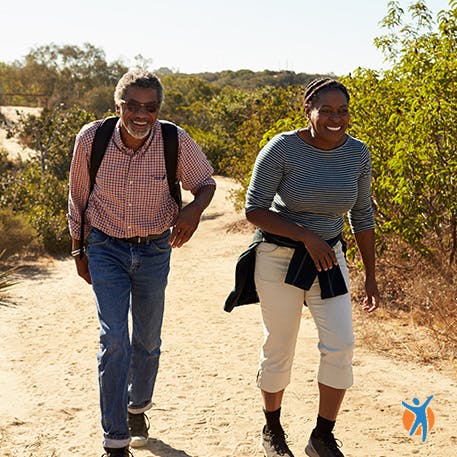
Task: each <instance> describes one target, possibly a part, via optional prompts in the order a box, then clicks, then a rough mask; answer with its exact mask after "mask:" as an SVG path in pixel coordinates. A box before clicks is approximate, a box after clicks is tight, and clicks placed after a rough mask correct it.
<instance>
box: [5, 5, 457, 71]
mask: <svg viewBox="0 0 457 457" xmlns="http://www.w3.org/2000/svg"><path fill="white" fill-rule="evenodd" d="M398 1H399V3H400V5H401V6H402V7H403V8H404V9H407V7H408V5H410V4H411V0H398ZM425 2H426V4H427V6H428V7H429V8H430V9H431V11H432V12H433V16H434V17H435V18H436V13H437V12H438V11H440V10H442V9H446V10H448V9H449V6H448V0H425ZM386 13H387V0H274V1H273V0H230V1H225V0H221V1H218V0H162V1H157V0H134V1H130V2H129V1H126V0H123V1H119V0H109V1H108V0H78V1H72V2H66V1H62V0H40V1H36V0H26V1H20V0H16V1H14V0H8V1H2V2H1V4H0V24H1V25H0V43H1V45H0V62H13V61H14V60H22V58H23V57H24V56H25V55H26V54H27V53H28V52H29V51H30V50H32V49H33V48H36V47H38V46H41V45H47V44H51V43H54V44H57V45H63V44H70V45H77V46H82V45H83V44H84V43H90V44H92V45H94V46H96V47H97V48H100V49H103V51H104V52H105V55H106V59H107V60H108V61H109V62H112V61H114V60H117V59H121V60H122V61H123V62H124V63H125V64H126V65H127V66H133V65H134V63H135V59H134V57H135V56H137V55H139V54H141V56H142V57H143V58H145V59H148V60H149V61H150V67H149V68H150V69H151V70H154V69H158V68H161V67H168V68H170V69H172V70H174V71H180V72H183V73H199V72H204V71H208V72H218V71H222V70H234V71H235V70H240V69H249V70H253V71H262V70H273V71H279V70H290V71H294V72H297V73H299V72H304V73H333V74H335V75H344V74H348V73H349V72H351V71H353V70H354V69H356V68H358V67H363V68H371V69H376V70H380V69H382V68H387V67H388V64H387V63H386V62H385V61H384V56H383V55H382V53H381V51H380V50H378V49H377V48H376V47H375V46H374V44H373V39H374V38H375V37H378V36H381V35H383V34H384V31H383V29H381V28H380V26H379V22H380V20H381V19H382V18H383V17H384V16H385V15H386Z"/></svg>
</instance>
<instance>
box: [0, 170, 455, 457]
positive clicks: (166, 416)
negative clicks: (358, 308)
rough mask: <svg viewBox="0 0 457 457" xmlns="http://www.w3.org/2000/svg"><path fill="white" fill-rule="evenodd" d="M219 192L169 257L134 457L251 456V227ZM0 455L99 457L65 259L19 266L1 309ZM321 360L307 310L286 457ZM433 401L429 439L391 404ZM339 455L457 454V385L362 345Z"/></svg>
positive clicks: (226, 184)
mask: <svg viewBox="0 0 457 457" xmlns="http://www.w3.org/2000/svg"><path fill="white" fill-rule="evenodd" d="M217 181H218V185H219V187H218V191H217V195H216V198H215V201H214V203H213V204H212V205H211V207H210V208H209V209H208V211H207V212H206V215H205V218H204V220H203V221H202V223H201V225H200V228H199V231H198V232H197V233H196V234H195V236H194V238H193V239H192V241H191V242H190V243H189V244H188V245H186V246H184V247H183V248H181V249H179V250H176V251H174V253H173V257H172V273H171V276H170V282H169V288H168V290H167V305H166V315H165V322H164V330H163V355H162V359H161V368H160V371H159V376H158V380H157V384H156V392H155V397H154V407H153V409H152V410H151V411H150V415H149V416H150V421H151V430H150V434H151V437H152V438H151V439H150V440H149V443H148V446H147V447H146V448H144V449H140V450H134V455H135V457H147V456H158V457H197V456H198V457H210V456H211V457H232V456H233V457H235V456H237V457H238V456H258V457H260V456H261V455H262V454H261V453H260V452H259V449H258V442H259V431H260V429H261V426H262V423H263V418H262V411H261V403H260V398H259V392H258V390H257V388H256V387H255V374H256V368H257V358H258V352H259V346H260V343H261V340H262V334H261V324H260V314H259V308H258V306H256V305H250V306H245V307H242V308H239V309H235V310H234V311H233V312H232V313H230V314H227V313H225V312H224V311H223V309H222V307H223V302H224V300H225V297H226V295H227V293H228V292H229V291H230V289H231V288H232V283H233V276H234V267H235V260H236V257H237V256H238V254H239V253H241V251H242V250H243V249H244V248H245V247H246V246H247V245H248V244H249V241H250V238H251V235H250V234H249V233H247V232H238V233H230V232H227V227H228V225H229V224H231V223H233V222H235V221H237V220H239V219H240V216H239V215H237V214H235V213H234V212H233V209H232V206H231V204H230V202H228V201H227V200H226V195H227V193H228V191H229V190H230V188H231V186H232V183H231V181H229V180H227V179H224V178H217ZM0 317H1V319H0V338H1V342H2V345H1V350H0V450H1V452H0V454H1V456H2V457H13V456H14V457H28V456H33V457H35V456H37V457H38V456H39V457H51V456H58V457H61V456H62V457H63V456H99V455H100V454H101V453H102V449H101V447H100V439H101V436H100V435H101V434H100V426H99V420H100V419H99V409H98V393H97V377H96V352H97V339H98V322H97V319H96V315H95V308H94V304H93V297H92V292H91V289H90V287H88V286H86V285H85V283H84V282H83V281H82V280H81V279H79V278H78V277H77V276H76V273H75V271H74V265H73V261H72V259H65V260H56V261H42V262H40V263H36V264H33V265H30V266H29V267H28V268H27V270H25V272H24V275H23V278H22V280H21V284H20V285H18V286H16V287H15V288H14V289H12V290H11V292H10V305H9V306H6V307H0ZM317 363H318V354H317V350H316V337H315V329H314V324H313V322H312V320H311V319H310V317H309V313H308V312H307V310H306V309H304V312H303V321H302V326H301V330H300V335H299V342H298V348H297V355H296V362H295V368H294V372H293V380H292V383H291V385H290V387H289V388H288V389H287V391H286V396H285V402H284V406H283V422H284V426H285V428H286V430H287V433H288V435H289V437H290V442H291V448H292V449H293V450H294V452H295V455H296V456H304V455H305V454H304V447H305V445H306V441H307V439H308V435H309V433H310V431H311V429H312V427H313V425H314V418H315V413H316V404H317V386H316V382H315V376H316V368H317ZM432 394H433V395H434V398H433V400H432V402H431V404H430V407H431V408H432V409H433V412H434V414H435V425H434V427H433V429H432V430H431V432H430V434H429V436H428V438H427V440H426V442H425V443H422V442H421V441H420V438H419V437H413V438H410V437H409V436H408V433H407V431H406V430H405V429H404V428H403V425H402V414H403V407H402V405H401V401H402V400H405V401H407V402H409V403H412V399H413V398H414V397H418V398H419V399H420V400H421V401H424V400H425V399H426V397H428V396H429V395H432ZM336 435H337V436H338V438H340V439H341V441H342V442H343V443H344V446H343V451H344V453H345V456H346V457H350V456H352V457H388V456H395V457H398V456H401V457H403V456H421V457H422V456H426V457H449V456H451V455H456V450H457V380H456V379H454V378H453V377H452V376H451V375H450V374H449V373H448V374H446V373H444V372H440V371H438V370H436V369H434V368H431V367H427V366H421V365H417V364H414V363H405V362H402V361H395V360H392V359H389V358H385V357H381V356H379V355H376V354H373V353H370V352H368V351H366V350H365V349H364V348H362V347H360V346H358V347H357V350H356V357H355V386H354V387H353V388H352V389H350V390H349V391H348V394H347V398H346V400H345V403H344V405H343V410H342V412H341V414H340V419H339V421H338V423H337V429H336Z"/></svg>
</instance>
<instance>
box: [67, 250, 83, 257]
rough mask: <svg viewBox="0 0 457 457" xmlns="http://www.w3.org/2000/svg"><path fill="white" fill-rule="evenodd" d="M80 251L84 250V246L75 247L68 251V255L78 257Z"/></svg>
mask: <svg viewBox="0 0 457 457" xmlns="http://www.w3.org/2000/svg"><path fill="white" fill-rule="evenodd" d="M81 252H84V248H78V249H75V250H73V251H71V252H70V255H71V256H72V257H78V255H79V254H81Z"/></svg>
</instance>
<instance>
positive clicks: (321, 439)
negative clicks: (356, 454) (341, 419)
mask: <svg viewBox="0 0 457 457" xmlns="http://www.w3.org/2000/svg"><path fill="white" fill-rule="evenodd" d="M340 447H341V441H340V442H339V443H337V441H336V439H335V437H334V436H333V433H329V434H328V435H325V436H315V435H314V434H313V433H311V436H310V437H309V441H308V445H307V446H306V449H305V452H306V454H307V455H308V456H309V457H344V454H343V453H342V452H341V451H340V450H339V449H338V448H340Z"/></svg>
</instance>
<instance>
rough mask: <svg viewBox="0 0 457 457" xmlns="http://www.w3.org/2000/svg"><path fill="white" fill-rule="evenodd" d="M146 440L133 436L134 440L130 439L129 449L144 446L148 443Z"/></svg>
mask: <svg viewBox="0 0 457 457" xmlns="http://www.w3.org/2000/svg"><path fill="white" fill-rule="evenodd" d="M148 439H149V438H143V437H138V436H135V438H132V440H131V441H130V447H143V446H146V444H147V443H148Z"/></svg>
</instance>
